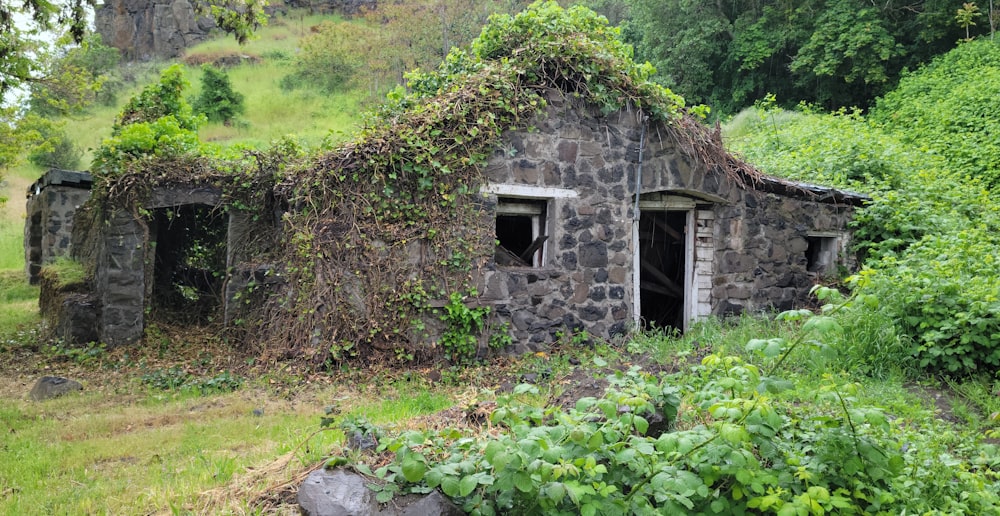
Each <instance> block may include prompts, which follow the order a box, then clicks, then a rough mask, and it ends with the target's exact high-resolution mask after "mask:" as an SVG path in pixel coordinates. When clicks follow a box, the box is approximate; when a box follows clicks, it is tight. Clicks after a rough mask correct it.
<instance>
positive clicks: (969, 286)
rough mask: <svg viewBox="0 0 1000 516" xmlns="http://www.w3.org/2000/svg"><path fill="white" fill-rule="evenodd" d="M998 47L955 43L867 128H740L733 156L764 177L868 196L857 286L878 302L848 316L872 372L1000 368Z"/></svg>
mask: <svg viewBox="0 0 1000 516" xmlns="http://www.w3.org/2000/svg"><path fill="white" fill-rule="evenodd" d="M998 49H1000V47H998V46H997V45H996V43H994V42H990V41H973V42H971V43H965V44H962V45H960V46H959V47H958V48H956V49H955V50H953V51H951V52H949V53H948V54H946V55H944V56H941V57H940V58H938V59H935V60H934V62H932V63H931V64H930V65H928V66H926V67H924V68H922V69H920V70H918V71H916V72H914V73H913V74H911V75H908V76H906V77H904V78H903V79H902V81H901V82H900V85H899V87H898V88H897V89H896V90H894V91H892V92H890V93H889V94H887V95H886V96H885V97H884V98H883V99H881V100H879V102H878V105H877V107H876V108H875V109H874V110H873V111H872V114H871V116H870V117H869V118H868V119H865V118H863V117H861V116H860V115H858V114H856V113H854V114H844V113H835V114H833V115H817V114H813V113H810V112H809V110H805V112H804V113H799V114H791V115H790V114H784V113H777V112H774V111H769V110H764V111H760V112H759V116H757V115H754V114H750V113H748V114H745V115H741V116H740V117H738V119H737V120H735V121H734V123H733V126H732V129H733V131H732V132H731V134H733V136H734V137H733V138H732V139H731V140H730V142H731V145H732V146H733V147H734V148H736V149H738V150H740V151H741V152H743V153H744V154H745V155H747V158H748V159H749V160H750V161H751V162H755V163H757V164H759V165H761V166H762V168H764V170H766V171H769V172H773V173H775V174H777V175H781V176H785V177H791V178H793V179H799V180H806V181H817V182H821V183H826V184H832V185H835V186H841V187H847V188H856V189H860V190H863V191H867V192H869V193H871V195H872V197H873V199H872V201H871V202H870V203H868V204H867V205H866V206H865V207H864V208H863V209H862V210H859V211H858V213H857V214H856V216H855V219H854V226H855V234H854V239H855V243H856V245H857V247H858V250H859V252H860V254H861V256H862V257H863V258H865V260H866V264H867V266H868V267H869V268H870V270H869V271H867V272H866V273H865V274H866V275H865V276H864V278H865V279H864V281H860V282H858V284H857V285H856V286H855V288H856V289H857V291H858V292H859V293H862V294H867V295H871V296H872V297H871V299H873V300H878V301H877V302H874V301H873V302H872V304H871V305H870V306H864V307H857V308H855V309H853V310H851V311H850V314H851V315H850V317H851V320H852V324H851V325H850V326H851V327H853V328H855V330H852V331H855V332H856V334H855V338H854V339H853V340H850V341H844V342H843V343H842V344H841V347H842V348H843V349H850V350H852V351H851V353H850V354H849V355H850V356H851V357H852V358H851V359H850V361H851V363H852V364H854V365H855V366H857V367H861V368H862V369H864V370H867V371H870V372H872V373H873V374H879V375H885V374H890V373H891V370H887V368H886V365H887V364H912V366H913V367H912V368H911V369H919V370H925V371H932V372H935V373H946V374H950V375H969V374H973V373H976V372H979V371H986V372H994V371H996V370H998V369H1000V363H998V359H1000V352H998V351H997V349H996V344H995V343H996V342H997V339H998V338H1000V326H998V325H1000V320H998V319H997V316H996V314H997V310H998V305H997V299H996V296H997V292H1000V283H998V278H1000V269H998V267H997V265H996V259H995V257H996V256H998V255H1000V241H998V239H997V238H996V236H995V235H996V233H997V228H998V227H1000V210H998V208H997V204H996V203H995V202H994V200H993V195H994V194H993V192H992V191H991V188H992V189H995V188H996V184H997V181H998V179H997V175H996V173H995V171H996V170H997V164H998V163H1000V162H998V160H1000V144H998V142H997V141H996V138H994V137H993V136H992V135H993V134H995V133H996V132H997V131H998V130H1000V129H998V128H996V127H994V126H995V125H996V121H997V117H996V116H995V113H994V111H995V109H994V107H993V104H994V102H993V100H994V99H995V97H996V96H997V95H1000V75H998V74H997V73H996V70H998V69H1000V68H998V64H1000V51H998ZM858 331H860V333H857V332H858Z"/></svg>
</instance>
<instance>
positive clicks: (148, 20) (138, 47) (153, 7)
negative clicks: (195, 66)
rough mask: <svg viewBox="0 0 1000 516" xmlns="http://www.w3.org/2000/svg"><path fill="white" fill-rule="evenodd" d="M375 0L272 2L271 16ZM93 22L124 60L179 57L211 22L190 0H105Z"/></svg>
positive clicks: (345, 9) (348, 8) (349, 10)
mask: <svg viewBox="0 0 1000 516" xmlns="http://www.w3.org/2000/svg"><path fill="white" fill-rule="evenodd" d="M375 5H376V0H312V1H309V0H297V1H288V2H284V3H282V2H273V4H272V6H271V7H270V8H269V11H270V12H271V15H272V16H274V15H275V14H276V13H278V12H283V11H284V8H285V7H299V8H306V9H310V10H312V11H318V12H339V13H343V14H346V15H351V14H355V13H357V12H358V11H359V10H360V9H361V8H363V7H367V8H371V7H374V6H375ZM94 25H95V27H96V30H97V32H98V33H99V34H100V35H101V38H102V39H103V40H104V43H105V44H106V45H109V46H112V47H114V48H117V49H119V50H121V52H122V57H124V58H125V59H126V60H128V61H148V60H150V59H154V58H172V57H177V56H180V55H181V54H182V53H183V52H184V49H185V48H187V47H189V46H191V45H194V44H196V43H199V42H201V41H204V40H205V39H206V38H208V35H209V32H210V31H211V30H212V29H213V28H214V27H215V22H214V21H213V20H212V19H211V18H209V17H205V16H198V15H197V13H196V12H195V9H194V1H193V0H106V1H105V2H104V5H100V6H98V7H97V8H96V10H95V12H94Z"/></svg>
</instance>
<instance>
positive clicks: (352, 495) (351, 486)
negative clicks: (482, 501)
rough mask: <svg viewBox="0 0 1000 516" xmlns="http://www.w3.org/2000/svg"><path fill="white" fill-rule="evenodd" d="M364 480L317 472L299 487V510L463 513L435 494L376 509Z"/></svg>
mask: <svg viewBox="0 0 1000 516" xmlns="http://www.w3.org/2000/svg"><path fill="white" fill-rule="evenodd" d="M366 484H367V481H366V480H365V477H363V476H361V475H359V474H357V473H353V472H350V471H346V470H343V469H334V470H326V469H318V470H316V471H313V472H312V473H310V474H309V476H308V477H306V479H305V481H304V482H302V484H301V485H300V486H299V494H298V501H299V508H300V509H301V510H302V513H303V514H307V515H309V516H459V515H462V514H465V512H463V511H462V509H460V508H459V507H458V506H456V505H455V504H454V503H452V502H451V500H449V499H448V498H447V497H446V496H444V495H442V494H441V493H440V492H438V491H434V492H432V493H430V494H427V495H423V496H421V495H412V494H411V495H406V496H401V497H397V498H394V499H393V500H392V501H391V502H389V503H388V504H386V505H385V506H380V505H379V503H378V502H377V501H376V500H375V495H374V493H373V492H372V491H371V490H370V489H368V487H367V485H366Z"/></svg>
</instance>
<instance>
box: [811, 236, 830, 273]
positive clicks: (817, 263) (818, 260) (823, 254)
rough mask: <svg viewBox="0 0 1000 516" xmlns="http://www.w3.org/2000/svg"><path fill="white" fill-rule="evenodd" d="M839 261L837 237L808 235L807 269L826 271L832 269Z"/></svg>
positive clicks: (819, 271) (818, 271)
mask: <svg viewBox="0 0 1000 516" xmlns="http://www.w3.org/2000/svg"><path fill="white" fill-rule="evenodd" d="M836 262H837V237H835V236H819V235H814V236H807V237H806V270H807V271H809V272H817V273H824V272H828V271H830V270H831V267H832V266H833V265H834V264H835V263H836Z"/></svg>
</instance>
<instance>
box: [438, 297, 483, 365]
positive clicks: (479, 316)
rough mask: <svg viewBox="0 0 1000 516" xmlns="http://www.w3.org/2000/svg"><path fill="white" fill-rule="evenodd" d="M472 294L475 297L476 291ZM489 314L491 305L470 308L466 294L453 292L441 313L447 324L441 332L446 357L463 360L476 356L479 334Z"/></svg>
mask: <svg viewBox="0 0 1000 516" xmlns="http://www.w3.org/2000/svg"><path fill="white" fill-rule="evenodd" d="M471 295H472V296H473V297H475V296H476V292H475V291H472V292H471ZM489 314H490V307H488V306H480V307H476V308H469V307H468V306H466V304H465V296H462V295H461V294H459V293H458V292H452V293H451V296H450V297H449V298H448V304H447V305H445V306H444V313H443V314H441V320H442V321H444V322H445V323H446V324H447V328H445V330H444V332H443V333H442V334H441V346H442V347H443V348H444V357H445V358H446V359H448V360H450V361H452V362H462V361H464V360H467V359H469V358H471V357H473V356H475V354H476V350H477V349H478V347H479V335H480V333H482V331H483V326H484V324H485V322H486V317H487V316H489Z"/></svg>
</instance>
